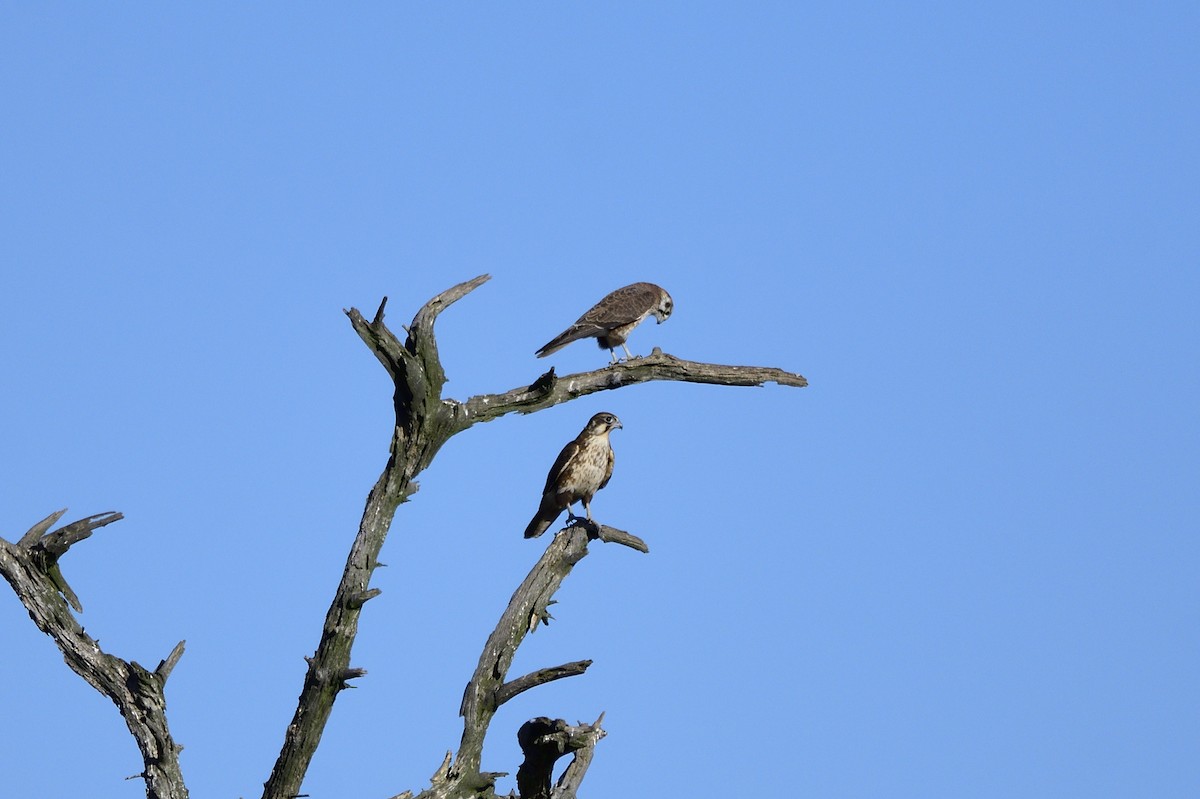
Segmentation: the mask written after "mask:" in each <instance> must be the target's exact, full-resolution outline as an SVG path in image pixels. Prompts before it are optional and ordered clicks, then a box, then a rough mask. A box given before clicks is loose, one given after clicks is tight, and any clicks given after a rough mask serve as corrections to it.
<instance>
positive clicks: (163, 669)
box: [0, 510, 188, 799]
mask: <svg viewBox="0 0 1200 799" xmlns="http://www.w3.org/2000/svg"><path fill="white" fill-rule="evenodd" d="M63 513H65V510H62V511H58V512H56V513H52V514H51V515H50V516H48V517H46V518H45V519H43V520H42V521H40V522H38V523H37V524H35V525H33V527H31V528H30V529H29V532H27V533H26V534H25V535H23V536H22V537H21V538H20V540H19V541H18V542H17V543H16V544H11V543H9V542H8V541H6V540H4V539H3V538H0V573H3V574H4V577H5V579H6V580H8V583H9V585H11V586H12V588H13V591H14V592H15V593H16V595H17V598H18V599H20V600H21V604H23V605H24V606H25V609H26V610H27V611H28V612H29V617H30V618H31V619H33V622H34V624H36V625H37V626H38V629H39V630H41V631H42V632H44V633H46V635H48V636H50V637H51V638H52V639H54V643H55V644H57V645H58V648H59V649H60V650H61V651H62V653H63V658H64V660H66V662H67V665H68V666H70V667H71V669H72V670H74V671H75V673H76V674H78V675H79V676H80V677H83V679H85V680H87V682H88V683H89V684H90V685H91V686H92V687H93V688H95V689H96V690H97V691H99V692H100V693H102V694H104V695H105V696H107V697H108V698H109V699H111V700H112V702H113V704H115V705H116V706H117V708H118V709H119V710H120V711H121V715H122V716H123V717H124V718H125V723H126V725H127V726H128V727H129V732H130V733H132V735H133V737H134V739H135V740H136V741H137V745H138V749H139V750H141V753H142V761H143V763H144V768H143V770H142V773H141V774H140V775H139V776H141V777H142V778H143V779H144V780H145V782H146V796H147V797H149V799H187V795H188V793H187V787H186V786H185V785H184V782H183V774H182V772H181V771H180V768H179V751H180V750H181V749H182V748H183V747H181V746H178V745H176V744H175V742H174V740H173V739H172V738H171V733H170V730H169V729H168V728H167V702H166V697H165V696H164V694H163V689H164V687H165V685H166V682H167V678H168V677H169V676H170V674H171V669H173V668H174V667H175V664H176V663H178V662H179V658H180V657H182V656H183V649H184V642H183V641H180V642H179V643H178V644H176V645H175V648H174V649H173V650H172V651H171V654H170V655H168V656H167V657H166V658H165V659H164V660H163V661H162V662H161V663H159V665H158V668H156V669H155V670H154V671H149V670H147V669H145V668H143V667H142V666H140V665H139V664H138V663H137V662H136V661H125V660H122V659H121V658H119V657H116V656H115V655H110V654H107V653H106V652H105V651H104V650H102V649H101V648H100V643H99V642H98V641H97V640H96V639H95V638H92V637H91V636H90V635H88V634H87V633H86V632H84V630H83V627H82V626H81V625H80V624H79V622H78V621H76V619H75V616H74V615H73V614H72V613H71V609H72V607H73V608H75V610H76V612H78V611H79V610H80V608H81V605H80V602H79V600H78V598H77V597H75V594H74V592H73V591H71V589H70V587H69V586H68V585H67V583H66V580H65V579H63V576H62V572H61V570H60V569H59V563H58V562H59V559H60V558H61V557H62V556H63V555H65V554H66V553H67V551H68V550H69V549H70V548H71V546H72V545H74V544H76V543H78V542H80V541H83V540H84V539H86V538H87V537H88V536H90V535H91V534H92V532H93V531H95V530H96V529H98V528H100V527H103V526H104V525H106V524H111V523H113V522H115V521H117V520H119V519H121V518H122V515H121V514H120V513H100V514H97V515H95V516H89V517H87V518H86V519H80V520H79V521H77V522H72V523H71V524H68V525H65V526H63V527H61V528H59V529H57V530H55V531H53V532H49V530H50V528H51V527H53V526H54V524H55V522H57V521H58V520H59V519H60V518H61V517H62V515H63Z"/></svg>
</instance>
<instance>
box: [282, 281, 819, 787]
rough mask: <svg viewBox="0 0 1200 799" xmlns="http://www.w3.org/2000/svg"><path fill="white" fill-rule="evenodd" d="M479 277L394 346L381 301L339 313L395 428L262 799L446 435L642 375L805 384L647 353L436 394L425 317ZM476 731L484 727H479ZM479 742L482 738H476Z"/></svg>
mask: <svg viewBox="0 0 1200 799" xmlns="http://www.w3.org/2000/svg"><path fill="white" fill-rule="evenodd" d="M488 279H489V276H488V275H480V276H479V277H476V278H474V279H472V280H468V281H465V282H463V283H460V284H458V285H457V286H454V287H452V288H450V289H447V290H446V291H444V292H442V293H441V294H439V295H437V296H436V297H434V298H433V299H431V300H430V301H429V302H427V303H425V305H424V306H422V308H421V309H420V310H419V311H417V313H416V315H415V316H414V317H413V321H412V324H411V325H410V326H409V327H408V329H407V333H408V335H407V337H406V339H405V340H404V341H403V342H401V341H400V339H399V338H398V337H397V336H396V335H395V334H394V333H393V332H392V331H391V330H389V329H388V327H387V325H386V324H385V323H384V314H383V310H384V306H385V304H386V302H387V298H384V301H383V302H382V303H380V306H379V310H378V311H377V312H376V313H375V316H374V318H373V319H371V320H369V321H368V320H367V318H366V317H365V316H363V314H362V313H361V312H360V311H358V309H356V308H351V309H349V310H348V311H346V315H347V316H348V317H349V318H350V323H351V325H353V327H354V330H355V332H357V333H358V335H359V337H360V338H362V340H363V342H364V343H365V344H366V345H367V346H368V347H369V348H370V349H371V351H372V353H374V355H375V357H376V358H377V359H378V360H379V362H380V363H382V364H383V366H384V368H385V369H387V371H388V374H389V375H391V377H392V381H393V383H394V384H395V394H394V395H393V407H394V410H395V415H396V424H395V427H394V430H393V434H392V442H391V451H390V456H389V459H388V462H387V465H386V466H385V467H384V470H383V473H382V474H381V475H380V477H379V480H378V481H377V482H376V483H375V486H374V488H372V490H371V493H370V495H369V496H368V498H367V504H366V508H365V509H364V511H363V517H362V521H361V522H360V524H359V530H358V535H357V536H356V537H355V539H354V543H353V544H352V545H351V549H350V554H349V557H348V558H347V559H346V567H345V570H344V572H343V575H342V579H341V582H340V583H339V584H338V588H337V591H336V592H335V594H334V599H333V602H332V603H331V605H330V608H329V612H328V613H327V614H326V617H325V625H324V628H323V633H322V636H321V640H320V643H319V644H318V646H317V650H316V653H315V654H314V655H313V656H312V657H311V658H309V659H308V662H309V667H308V672H307V673H306V675H305V680H304V687H303V689H302V690H301V693H300V698H299V701H298V703H297V707H296V713H295V715H294V716H293V719H292V723H291V724H289V725H288V728H287V732H286V734H285V737H284V745H283V749H282V751H281V752H280V755H279V759H278V760H277V761H276V763H275V768H274V769H273V771H272V772H271V777H270V779H268V781H267V782H266V784H265V786H264V791H263V799H290V797H292V796H295V795H296V794H298V793H299V792H300V786H301V783H302V782H303V779H304V774H305V772H306V771H307V769H308V765H309V763H310V762H311V760H312V755H313V753H314V752H315V751H316V748H317V745H318V744H319V743H320V738H321V733H322V731H323V730H324V728H325V724H326V722H327V721H328V719H329V715H330V713H331V712H332V708H333V703H334V700H335V699H336V697H337V695H338V693H339V692H340V691H341V690H342V689H343V688H345V687H346V684H345V680H346V679H348V678H349V677H350V676H354V675H356V674H359V673H361V671H355V670H352V669H351V668H350V650H351V647H352V646H353V643H354V638H355V636H356V635H357V632H358V616H359V613H360V612H361V610H362V606H363V603H364V602H365V601H366V600H367V599H369V598H370V597H371V596H374V595H375V593H376V592H375V590H374V589H371V588H370V585H369V583H370V579H371V574H372V572H373V571H374V569H375V567H376V565H378V557H379V552H380V549H381V548H382V546H383V542H384V540H385V539H386V537H387V532H388V529H389V527H390V525H391V522H392V518H393V517H394V515H395V511H396V507H397V506H398V505H399V504H400V503H401V502H403V501H405V500H406V499H407V498H408V497H409V496H410V495H411V494H412V493H414V492H415V491H416V490H417V484H416V482H415V481H414V480H415V478H416V476H417V475H418V474H420V473H421V471H423V470H424V469H425V468H426V467H427V466H428V465H429V464H430V462H431V461H432V460H433V457H434V455H436V454H437V452H438V450H439V449H441V447H442V445H443V444H445V443H446V441H447V440H449V438H450V437H451V436H453V435H455V434H456V433H460V432H462V431H463V430H466V429H468V428H469V427H471V426H472V425H473V424H475V423H476V422H484V421H489V420H491V419H495V418H497V417H499V416H502V415H504V414H507V413H513V412H518V411H519V412H523V413H530V412H532V411H536V410H540V409H542V408H547V407H550V406H551V405H556V404H558V403H562V402H567V401H569V400H572V399H576V398H578V397H582V396H585V395H587V394H590V393H593V392H596V391H603V390H607V389H615V388H621V387H623V386H628V385H635V384H637V383H644V382H647V381H650V380H677V381H686V382H696V383H717V384H723V385H761V384H762V383H764V382H777V383H781V384H784V385H790V386H804V385H807V381H805V379H804V378H803V377H801V376H800V375H795V374H791V373H789V372H784V371H782V370H779V369H769V368H768V369H764V368H757V367H744V366H720V365H716V364H704V363H698V362H693V361H683V360H679V359H677V358H673V357H671V356H669V355H664V354H662V353H661V352H659V351H658V350H655V352H654V353H653V354H652V355H650V356H648V357H646V358H639V359H635V360H633V361H629V362H627V363H622V364H616V365H613V366H608V367H605V368H603V369H598V370H596V371H593V372H584V373H580V374H576V375H570V376H568V377H566V378H561V379H559V378H556V377H555V375H554V370H553V369H552V370H551V371H550V372H548V373H546V374H545V375H543V376H542V377H541V378H539V379H538V380H536V381H535V382H534V383H533V384H532V385H530V386H527V387H522V388H516V389H513V390H511V391H508V392H506V393H504V394H490V395H483V396H478V397H473V398H471V399H470V400H467V401H465V402H461V401H457V400H452V399H447V398H444V397H443V396H442V389H443V387H444V386H445V382H446V375H445V371H444V369H443V367H442V363H441V360H440V359H439V356H438V348H437V341H436V338H435V337H434V331H433V328H434V323H435V322H436V320H437V318H438V315H439V314H440V313H441V312H442V311H444V310H445V309H446V308H448V307H449V306H450V305H452V304H453V303H455V302H457V301H458V300H460V299H462V298H463V297H465V296H466V295H467V294H469V293H470V292H472V291H474V290H475V289H476V288H478V287H479V286H480V285H482V284H483V283H485V282H486V281H487V280H488ZM472 702H474V704H472V705H470V708H467V706H466V705H464V708H465V709H471V714H473V715H472V716H471V717H473V718H474V717H478V713H477V712H476V710H475V709H477V708H483V707H485V706H486V705H487V701H483V704H480V702H479V701H476V700H472ZM489 718H490V715H489ZM483 729H484V730H486V724H485V725H484V727H483ZM479 744H480V745H481V744H482V738H481V737H480V739H479ZM463 750H464V751H466V754H465V755H464V754H463V751H460V753H459V757H458V758H457V760H456V761H455V768H456V769H457V773H458V774H460V775H465V774H469V773H474V774H476V775H477V774H478V769H479V764H478V752H477V751H476V743H475V740H474V738H473V737H472V736H470V735H468V734H467V733H464V741H463Z"/></svg>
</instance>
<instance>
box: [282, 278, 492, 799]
mask: <svg viewBox="0 0 1200 799" xmlns="http://www.w3.org/2000/svg"><path fill="white" fill-rule="evenodd" d="M486 280H488V275H480V276H479V277H477V278H475V279H474V280H468V281H466V282H465V283H460V284H459V285H457V286H455V287H453V288H451V289H448V290H447V291H444V292H442V293H441V294H439V295H437V296H436V297H434V298H433V299H432V300H430V301H429V302H427V303H425V305H424V307H422V308H421V310H420V311H418V312H417V315H416V316H415V317H414V318H413V322H412V325H411V326H410V327H409V329H408V338H407V340H406V341H405V342H404V343H401V342H400V340H399V339H398V338H397V337H396V335H395V334H394V333H393V332H392V331H391V330H389V329H388V327H387V325H386V324H384V321H383V307H384V303H386V302H387V299H386V298H385V299H384V303H381V304H380V306H379V311H378V312H377V313H376V314H375V318H374V319H373V320H372V321H370V322H368V321H367V320H366V319H365V318H364V317H363V316H362V314H361V313H359V312H358V310H356V309H351V310H349V311H347V312H346V314H347V315H348V316H349V317H350V322H351V324H353V325H354V329H355V331H357V332H358V334H359V336H360V337H361V338H362V340H363V341H364V342H365V343H366V344H367V346H368V347H370V348H371V351H372V352H373V353H374V354H375V357H376V358H378V359H379V361H380V363H382V364H383V365H384V367H385V368H386V369H387V370H388V373H389V374H390V375H391V376H392V380H393V382H394V383H395V386H396V393H395V396H394V398H393V405H394V409H395V413H396V425H395V428H394V429H393V433H392V443H391V452H390V457H389V458H388V462H387V465H386V466H384V469H383V473H382V474H380V476H379V479H378V480H377V481H376V482H375V486H374V488H372V489H371V493H370V494H369V495H368V497H367V504H366V507H365V508H364V509H363V516H362V521H361V522H360V523H359V527H358V534H357V535H356V536H355V538H354V543H353V544H352V545H351V547H350V554H349V556H348V557H347V558H346V566H345V569H344V570H343V572H342V579H341V581H340V582H339V583H338V587H337V591H336V592H335V593H334V597H333V602H332V603H331V604H330V606H329V611H328V612H327V613H326V615H325V625H324V627H323V632H322V635H321V640H320V642H319V643H318V644H317V650H316V652H315V653H314V654H313V656H312V657H310V658H308V671H307V672H306V673H305V676H304V687H303V688H302V689H301V691H300V698H299V701H298V702H297V705H296V713H295V715H294V716H293V717H292V723H291V724H289V725H288V728H287V732H286V733H285V735H284V743H283V748H282V750H281V751H280V753H279V758H278V759H277V760H276V761H275V767H274V769H273V770H272V771H271V776H270V778H269V779H268V780H267V782H266V783H265V784H264V786H263V799H291V797H294V796H296V795H297V794H299V793H300V786H301V784H302V783H303V781H304V775H305V773H306V772H307V771H308V766H309V763H311V762H312V756H313V753H314V752H316V750H317V746H318V745H319V744H320V742H321V734H322V732H323V731H324V729H325V724H326V723H327V722H328V720H329V715H330V713H331V712H332V711H333V703H334V700H335V699H336V698H337V695H338V693H339V692H341V691H342V690H343V689H344V688H346V687H347V684H346V680H348V679H351V678H353V677H357V676H360V675H361V674H363V671H362V670H361V669H352V668H351V667H350V650H351V648H352V647H353V645H354V638H355V636H356V635H357V634H358V618H359V615H360V614H361V612H362V608H363V605H364V603H365V602H366V601H367V600H369V599H370V598H372V597H373V596H376V595H378V591H377V590H375V589H372V588H371V587H370V582H371V575H372V573H373V572H374V571H375V568H376V566H378V565H379V551H380V549H381V548H382V547H383V542H384V540H385V539H386V538H387V533H388V529H389V528H390V527H391V524H392V517H393V516H394V515H395V513H396V507H397V506H398V505H399V504H400V503H401V502H404V501H405V500H406V499H407V498H408V496H409V495H410V494H412V493H413V492H415V491H416V490H417V484H416V483H415V482H413V478H414V477H415V476H416V475H417V474H419V473H420V472H421V470H423V469H424V468H425V467H426V466H427V465H428V464H429V462H430V461H431V460H432V459H433V456H434V454H435V453H436V452H437V451H438V449H439V448H440V447H441V445H442V444H443V443H445V440H446V439H447V438H448V437H449V434H448V433H446V432H445V430H444V429H443V428H444V420H443V418H442V415H441V414H440V413H439V404H440V403H439V400H440V397H441V390H442V386H443V385H444V384H445V381H446V376H445V373H444V372H443V371H442V367H441V364H440V362H439V361H438V357H437V343H436V341H435V340H434V336H433V324H434V322H435V321H436V319H437V315H438V314H439V313H441V311H443V310H445V309H446V308H447V307H449V306H450V305H451V304H453V303H454V302H456V301H457V300H459V299H461V298H462V297H464V296H466V295H467V294H468V293H470V292H471V291H472V290H473V289H475V288H476V287H477V286H479V285H481V284H482V283H484V282H485V281H486Z"/></svg>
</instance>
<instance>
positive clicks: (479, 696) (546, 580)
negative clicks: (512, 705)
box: [450, 525, 603, 777]
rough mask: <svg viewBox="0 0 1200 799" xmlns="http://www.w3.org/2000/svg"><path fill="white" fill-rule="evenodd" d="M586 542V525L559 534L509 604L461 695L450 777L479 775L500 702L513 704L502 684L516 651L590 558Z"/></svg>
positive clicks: (569, 528) (567, 529)
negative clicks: (573, 571) (564, 585)
mask: <svg viewBox="0 0 1200 799" xmlns="http://www.w3.org/2000/svg"><path fill="white" fill-rule="evenodd" d="M601 529H603V528H601ZM588 538H589V536H588V530H587V529H586V528H585V527H584V526H583V525H577V526H573V527H568V528H565V529H564V530H562V531H561V532H559V533H558V535H556V536H555V537H554V540H553V541H552V542H551V543H550V546H548V547H546V551H545V552H544V553H542V557H541V558H540V559H539V560H538V562H537V563H536V564H534V567H533V569H532V570H530V572H529V574H528V576H526V577H525V580H524V581H523V582H522V583H521V585H520V586H519V587H518V588H517V590H516V591H515V592H514V593H513V595H512V599H511V600H509V603H508V607H507V608H506V609H505V611H504V613H503V614H502V615H501V616H500V621H499V623H498V624H497V625H496V629H495V630H493V631H492V634H491V635H490V636H489V637H488V640H487V643H486V644H485V645H484V648H483V653H482V654H481V655H480V656H479V665H478V666H477V667H476V668H475V674H474V675H473V676H472V677H471V681H470V683H468V685H467V688H466V691H464V693H463V701H462V707H461V708H460V709H459V713H460V714H461V715H462V717H463V735H462V741H461V742H460V744H459V749H458V757H457V758H456V759H455V761H454V766H453V767H452V768H451V770H450V773H451V776H452V777H453V776H455V775H467V776H469V775H472V774H475V773H477V772H478V770H479V764H480V754H481V753H482V751H483V740H484V737H485V736H486V735H487V729H488V725H489V724H490V723H491V720H492V716H493V715H494V714H495V712H496V709H497V708H498V707H499V706H500V703H501V699H502V698H503V699H507V698H509V697H508V696H506V692H505V691H504V687H505V683H504V678H505V675H506V674H507V673H508V669H509V666H511V665H512V661H513V657H514V656H515V655H516V652H517V647H519V646H520V645H521V641H522V640H524V638H525V634H526V632H527V631H529V630H530V629H531V620H532V619H535V618H537V617H539V616H540V615H541V614H543V613H544V608H545V607H546V605H547V604H548V603H549V601H550V598H551V597H552V596H553V595H554V593H555V592H556V591H557V590H558V588H559V586H560V585H562V582H563V580H564V579H566V576H567V575H568V574H570V573H571V569H572V568H573V567H574V566H575V564H576V563H578V562H579V561H580V560H582V559H583V558H584V557H585V556H586V555H587V544H588ZM522 679H525V678H522ZM531 687H532V686H531ZM514 695H515V694H514Z"/></svg>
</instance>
